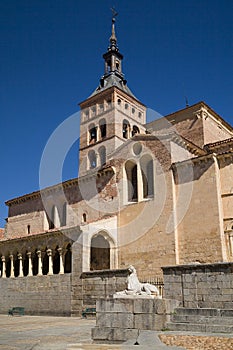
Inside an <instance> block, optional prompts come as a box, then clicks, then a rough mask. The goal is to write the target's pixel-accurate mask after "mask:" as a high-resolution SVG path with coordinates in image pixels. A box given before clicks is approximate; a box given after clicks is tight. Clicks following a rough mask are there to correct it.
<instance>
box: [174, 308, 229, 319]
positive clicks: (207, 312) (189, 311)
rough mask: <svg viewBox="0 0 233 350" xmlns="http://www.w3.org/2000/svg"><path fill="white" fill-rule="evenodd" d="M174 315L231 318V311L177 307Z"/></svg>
mask: <svg viewBox="0 0 233 350" xmlns="http://www.w3.org/2000/svg"><path fill="white" fill-rule="evenodd" d="M174 314H176V315H199V316H217V317H219V316H220V317H233V310H232V309H214V308H212V309H210V308H209V309H207V308H185V307H179V308H176V309H175V312H174Z"/></svg>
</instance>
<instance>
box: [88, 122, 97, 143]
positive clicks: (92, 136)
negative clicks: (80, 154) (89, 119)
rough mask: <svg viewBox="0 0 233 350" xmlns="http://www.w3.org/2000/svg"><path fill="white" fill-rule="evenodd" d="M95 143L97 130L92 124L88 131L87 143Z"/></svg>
mask: <svg viewBox="0 0 233 350" xmlns="http://www.w3.org/2000/svg"><path fill="white" fill-rule="evenodd" d="M96 141H97V128H96V127H95V126H94V125H93V124H92V125H91V127H90V129H89V143H90V144H93V143H95V142H96Z"/></svg>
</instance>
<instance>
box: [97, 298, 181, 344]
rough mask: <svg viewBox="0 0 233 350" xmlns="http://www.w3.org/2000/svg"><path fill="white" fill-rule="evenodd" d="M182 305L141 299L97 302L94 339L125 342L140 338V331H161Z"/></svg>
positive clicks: (111, 299)
mask: <svg viewBox="0 0 233 350" xmlns="http://www.w3.org/2000/svg"><path fill="white" fill-rule="evenodd" d="M178 306H179V302H177V301H175V300H168V299H157V298H149V297H145V298H143V297H142V296H139V297H138V296H128V295H127V297H124V296H121V297H119V296H118V297H117V298H108V299H104V298H103V299H99V300H98V301H97V302H96V327H95V328H93V329H92V339H93V340H94V341H97V342H100V341H101V342H115V343H116V342H124V341H127V340H129V339H135V340H136V339H137V337H138V335H139V332H140V330H153V331H160V330H162V329H164V327H165V325H166V322H168V321H169V320H170V314H171V313H172V311H173V310H174V308H176V307H178Z"/></svg>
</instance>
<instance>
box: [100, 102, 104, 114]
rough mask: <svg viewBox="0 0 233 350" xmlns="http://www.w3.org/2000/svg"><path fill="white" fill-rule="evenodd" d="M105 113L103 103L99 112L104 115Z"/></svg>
mask: <svg viewBox="0 0 233 350" xmlns="http://www.w3.org/2000/svg"><path fill="white" fill-rule="evenodd" d="M103 111H104V105H103V103H101V104H100V105H99V112H100V113H103Z"/></svg>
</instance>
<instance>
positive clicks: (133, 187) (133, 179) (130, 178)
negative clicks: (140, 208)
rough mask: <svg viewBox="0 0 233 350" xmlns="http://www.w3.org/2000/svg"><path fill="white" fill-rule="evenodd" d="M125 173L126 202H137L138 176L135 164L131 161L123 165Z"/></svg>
mask: <svg viewBox="0 0 233 350" xmlns="http://www.w3.org/2000/svg"><path fill="white" fill-rule="evenodd" d="M125 171H126V177H127V197H128V201H129V202H132V201H137V199H138V176H137V164H135V163H134V162H132V161H130V160H129V161H127V162H126V163H125Z"/></svg>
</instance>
